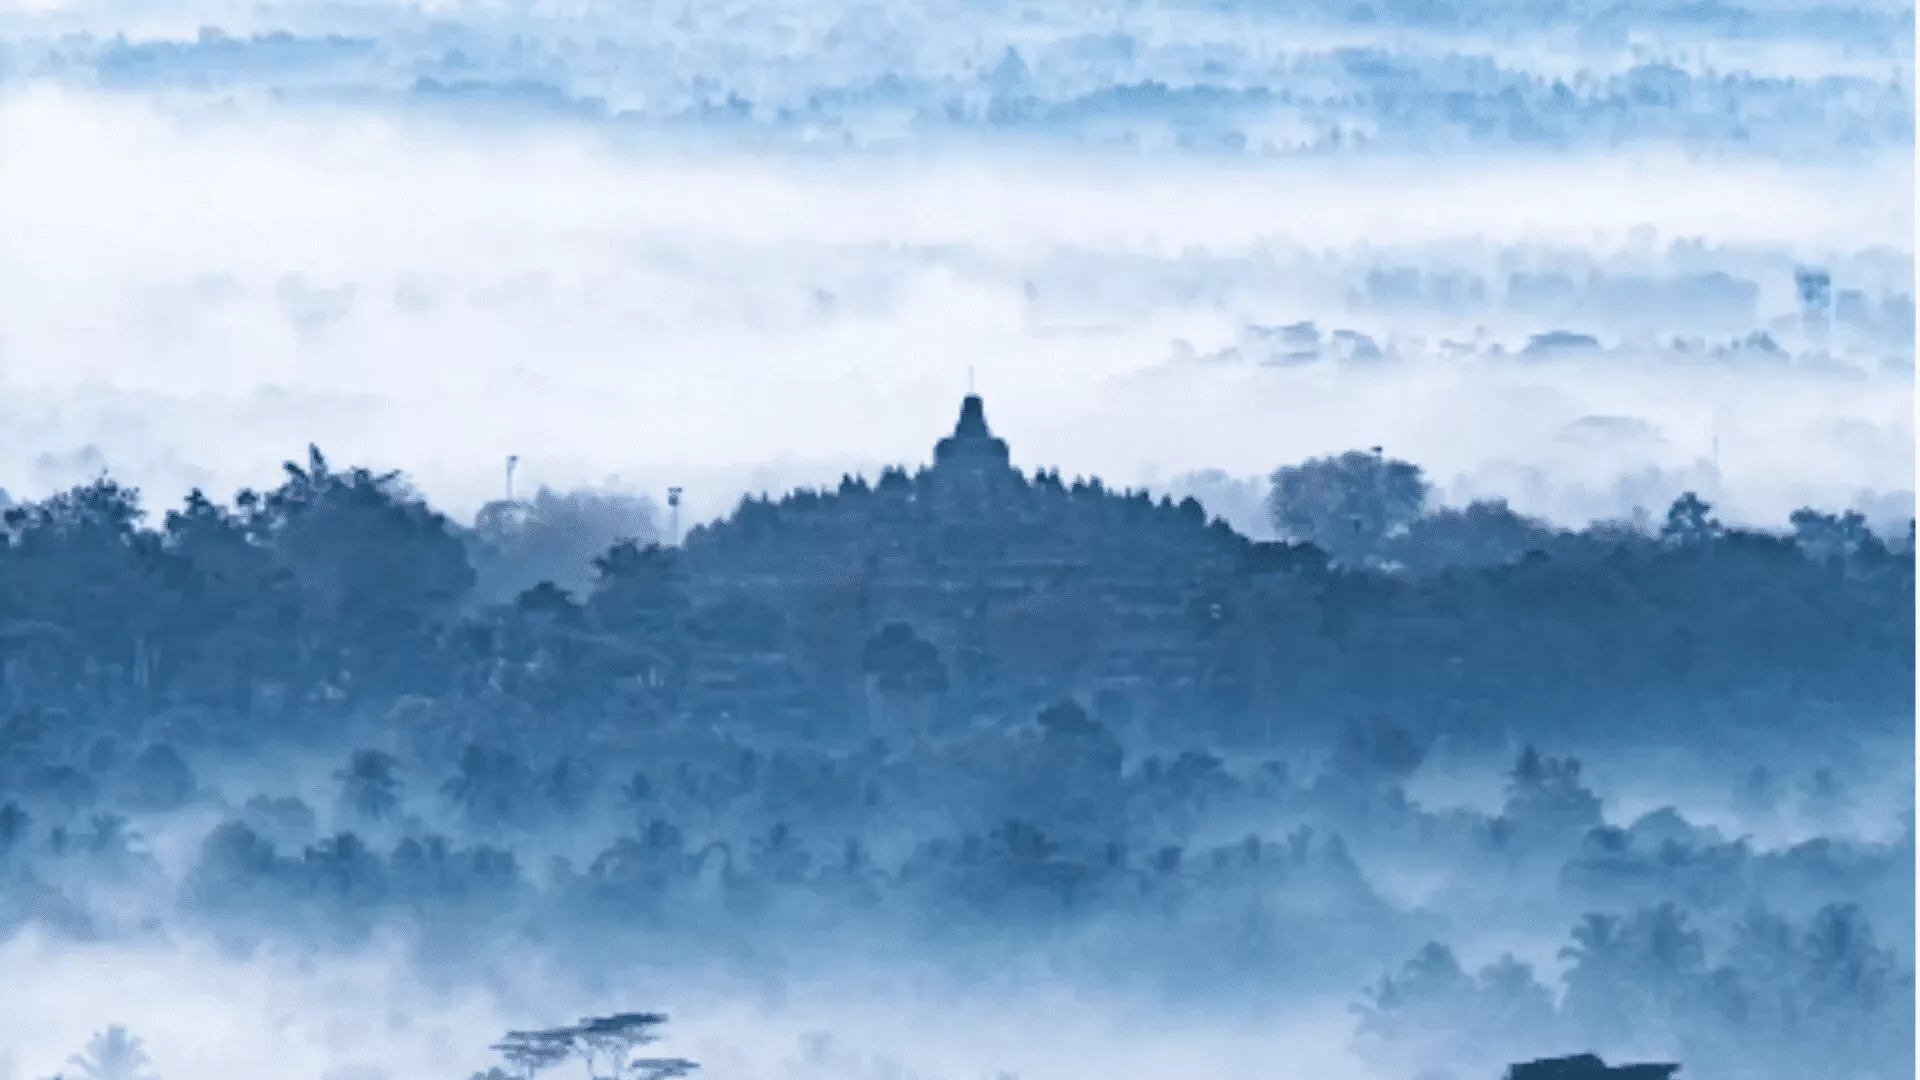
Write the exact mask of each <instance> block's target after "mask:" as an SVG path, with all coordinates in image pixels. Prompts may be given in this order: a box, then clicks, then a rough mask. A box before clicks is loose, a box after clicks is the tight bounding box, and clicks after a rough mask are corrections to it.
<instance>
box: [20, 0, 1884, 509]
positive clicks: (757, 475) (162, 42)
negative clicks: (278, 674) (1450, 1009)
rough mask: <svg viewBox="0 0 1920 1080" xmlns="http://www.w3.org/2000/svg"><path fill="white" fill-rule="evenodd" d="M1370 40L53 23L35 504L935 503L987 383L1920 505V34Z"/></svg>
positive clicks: (161, 11)
mask: <svg viewBox="0 0 1920 1080" xmlns="http://www.w3.org/2000/svg"><path fill="white" fill-rule="evenodd" d="M1344 10H1345V9H1344V8H1340V7H1338V6H1336V5H1330V4H1329V5H1313V4H1309V5H1304V6H1302V7H1300V8H1298V9H1297V10H1296V11H1294V13H1293V14H1291V15H1287V16H1280V15H1275V14H1271V13H1260V12H1253V11H1242V10H1239V9H1229V8H1225V7H1207V6H1205V5H1154V6H1140V5H1129V6H1118V5H1116V6H1112V7H1100V6H1097V5H1074V6H1072V7H1064V6H1061V7H1049V8H1041V7H1025V6H1022V5H1018V4H1004V5H994V4H964V5H948V6H946V7H942V8H937V9H923V10H917V11H912V12H908V11H893V10H890V9H883V8H879V7H870V6H863V5H850V4H840V5H793V4H778V3H740V4H731V5H725V6H712V5H699V6H688V7H686V8H684V9H680V8H675V7H672V6H671V5H653V6H648V7H646V8H644V9H637V8H631V7H629V6H627V5H613V4H598V3H586V2H578V3H527V2H520V3H505V2H503V3H488V4H480V3H474V4H466V3H432V4H420V5H408V6H400V5H392V4H374V3H363V4H303V3H258V4H244V5H242V4H223V3H211V2H209V3H199V4H189V3H175V4H162V3H150V2H145V3H139V4H132V3H124V4H110V3H88V2H83V0H62V2H32V3H28V4H26V5H24V6H22V5H20V4H18V3H15V4H13V5H10V10H9V13H8V14H5V15H0V207H5V208H6V209H5V210H4V211H0V298H4V303H0V487H4V488H5V489H7V490H8V491H10V492H12V493H13V494H14V495H15V496H16V497H18V496H22V495H27V496H32V495H38V494H44V493H45V492H47V491H49V490H53V489H55V488H57V487H59V486H61V485H65V484H69V483H73V482H76V481H79V480H83V479H85V478H87V477H88V476H90V475H93V474H97V473H98V472H99V471H100V470H101V469H102V468H107V469H110V470H111V471H112V472H114V473H115V474H116V475H119V476H122V477H124V478H126V479H128V480H130V481H132V482H135V483H139V484H141V485H143V486H145V487H147V488H148V489H149V490H150V491H151V492H152V496H153V498H154V499H155V500H156V501H157V502H159V503H162V504H168V503H171V502H173V501H174V500H175V499H177V498H178V497H179V495H180V494H182V493H183V492H184V491H185V489H186V488H187V487H188V486H191V485H193V484H203V485H205V486H207V487H209V488H210V489H211V490H212V491H213V492H214V493H216V494H219V495H226V494H230V493H231V491H232V490H233V489H234V488H236V487H238V486H240V485H243V484H267V483H272V482H273V478H274V476H275V474H276V471H277V466H278V463H279V461H281V460H283V459H285V458H288V457H291V456H296V455H298V454H300V453H302V452H303V451H304V448H305V445H306V444H307V443H308V442H310V441H311V442H318V443H319V444H321V446H322V447H323V448H324V449H326V450H327V451H328V452H329V453H330V455H331V456H333V457H334V458H335V459H336V460H342V459H344V460H353V461H366V462H368V463H370V464H376V465H382V466H398V467H402V468H405V469H407V470H409V471H410V472H411V473H412V474H413V475H414V476H415V477H416V478H417V479H418V481H419V483H420V484H421V486H422V487H423V488H424V489H425V490H426V491H427V493H428V494H429V495H430V496H432V497H433V498H434V499H435V500H436V501H439V502H441V503H443V504H444V505H446V506H448V507H449V508H452V509H455V510H458V511H462V512H467V511H470V510H471V509H472V508H473V507H474V506H476V505H477V504H478V503H479V502H480V501H482V500H484V499H486V498H490V497H493V496H494V495H495V494H496V493H497V492H498V490H499V488H500V485H501V482H502V477H501V472H502V462H503V459H504V458H505V456H506V455H507V454H510V453H515V454H519V455H520V456H521V461H522V465H521V476H522V477H523V478H524V479H525V482H527V483H542V482H545V483H552V484H555V485H562V486H570V485H575V484H583V483H605V482H613V483H617V484H620V485H623V486H628V487H637V488H640V489H643V490H648V491H657V490H658V489H660V488H663V487H664V486H665V485H667V484H669V483H679V484H683V485H685V486H686V487H687V488H688V489H689V503H690V509H691V510H692V511H693V514H692V517H696V518H697V517H700V516H704V515H706V514H710V513H715V512H719V511H721V510H722V509H724V508H725V507H726V506H727V505H728V504H730V503H731V502H732V500H733V499H734V498H736V497H737V496H738V495H739V494H740V493H741V492H742V491H743V490H747V489H757V488H762V487H773V488H779V487H784V486H787V485H789V484H794V483H816V482H822V481H829V480H832V479H835V478H837V477H838V475H839V473H840V472H841V471H843V470H851V469H866V470H867V471H869V472H871V471H873V470H874V469H875V468H876V467H877V466H878V465H880V464H883V463H886V462H892V461H907V462H915V461H921V460H925V459H926V458H927V457H928V456H929V454H930V449H931V443H932V441H933V439H934V438H936V437H937V436H938V435H939V434H941V433H942V431H943V430H944V429H945V428H947V427H948V426H949V425H950V424H951V423H952V419H953V415H954V412H955V407H956V405H957V402H958V398H959V396H960V395H961V394H962V393H963V392H964V391H965V388H966V386H967V384H968V380H969V375H970V373H971V377H972V379H973V381H974V384H975V385H976V386H978V387H979V389H980V390H981V391H982V392H983V393H984V394H985V395H986V397H987V400H988V407H989V416H990V419H991V420H992V421H993V423H994V424H995V425H996V427H997V428H998V429H999V430H1000V431H1001V432H1002V433H1003V434H1004V435H1006V436H1007V437H1008V438H1009V440H1010V442H1011V443H1012V445H1013V448H1014V454H1015V457H1016V459H1017V460H1018V461H1019V462H1020V463H1022V464H1025V465H1028V466H1035V465H1057V466H1059V467H1060V468H1062V470H1063V471H1064V472H1066V473H1068V474H1073V473H1093V472H1098V473H1100V474H1102V475H1103V476H1105V477H1107V478H1108V479H1109V481H1110V482H1113V483H1117V484H1132V483H1165V482H1168V481H1170V480H1172V479H1173V478H1175V477H1177V476H1179V475H1180V474H1181V473H1184V472H1187V471H1190V470H1197V469H1203V468H1209V467H1213V468H1220V469H1224V470H1226V471H1227V472H1229V473H1232V474H1235V475H1241V476H1252V475H1258V474H1263V473H1265V472H1267V471H1269V470H1270V469H1271V468H1273V467H1274V466H1276V465H1279V464H1282V463H1286V462H1289V461H1294V460H1298V459H1300V458H1303V457H1306V456H1310V455H1313V454H1318V453H1326V452H1336V451H1340V450H1345V449H1349V448H1352V447H1356V446H1371V445H1385V446H1387V447H1389V448H1390V450H1391V452H1393V453H1395V454H1397V455H1400V456H1403V457H1407V458H1410V459H1412V460H1415V461H1418V462H1419V463H1421V464H1422V465H1424V466H1425V467H1427V468H1428V469H1429V471H1430V472H1431V473H1432V474H1433V475H1434V478H1435V479H1436V480H1437V481H1439V482H1440V483H1441V484H1442V486H1443V488H1444V489H1445V491H1446V492H1447V493H1448V494H1449V496H1451V497H1456V498H1464V497H1468V496H1471V495H1481V494H1493V493H1504V494H1508V495H1511V496H1512V497H1513V498H1514V500H1515V501H1516V502H1517V503H1519V504H1520V505H1522V506H1523V507H1524V508H1527V509H1530V510H1535V511H1538V512H1543V513H1549V514H1553V515H1555V516H1559V517H1562V518H1568V519H1577V518H1582V517H1588V516H1594V515H1602V514H1615V513H1624V512H1626V511H1627V510H1628V509H1629V508H1630V507H1631V506H1633V505H1636V504H1642V505H1650V506H1653V507H1654V508H1655V509H1658V506H1659V505H1660V504H1662V503H1663V502H1664V500H1665V499H1668V498H1671V497H1672V495H1673V494H1676V493H1677V491H1678V490H1679V489H1680V487H1681V486H1692V487H1700V488H1704V489H1706V490H1707V491H1708V492H1709V493H1710V494H1711V495H1712V496H1713V497H1715V498H1717V499H1718V500H1719V501H1720V502H1721V503H1722V505H1723V508H1724V509H1725V510H1726V511H1727V512H1728V513H1729V514H1730V515H1732V516H1734V517H1746V518H1757V519H1761V520H1771V521H1778V520H1781V519H1783V518H1784V515H1785V513H1786V512H1787V510H1789V509H1791V508H1792V507H1793V506H1796V505H1799V504H1800V503H1804V502H1815V503H1820V504H1823V505H1839V504H1843V503H1860V504H1862V505H1866V506H1868V507H1869V508H1870V509H1874V510H1876V512H1879V513H1882V514H1890V513H1894V512H1898V511H1899V509H1900V507H1902V506H1907V505H1910V501H1911V499H1910V496H1905V500H1906V501H1905V502H1902V496H1901V494H1900V493H1904V492H1910V491H1911V490H1912V488H1913V457H1914V441H1913V423H1912V416H1911V413H1912V359H1913V311H1914V308H1913V270H1912V266H1913V262H1912V237H1913V234H1914V217H1913V195H1912V192H1913V168H1912V147H1913V139H1912V134H1913V116H1912V104H1911V98H1912V92H1911V86H1912V49H1911V26H1912V22H1911V18H1912V17H1911V10H1910V9H1909V8H1906V7H1902V6H1897V5H1884V4H1871V5H1856V6H1855V7H1853V8H1851V9H1849V10H1850V11H1851V12H1852V13H1853V21H1852V22H1848V21H1847V20H1830V21H1829V22H1826V23H1819V24H1817V25H1815V24H1808V23H1805V22H1804V21H1802V20H1801V19H1800V17H1799V16H1798V15H1797V14H1796V13H1795V10H1794V9H1793V7H1792V6H1790V5H1783V6H1779V7H1778V8H1777V9H1774V8H1773V7H1771V6H1768V5H1750V10H1749V11H1748V12H1747V14H1748V15H1750V16H1751V17H1750V18H1748V19H1747V20H1746V21H1745V22H1744V23H1742V26H1743V29H1742V30H1741V31H1740V32H1739V33H1738V34H1733V33H1729V32H1725V31H1724V28H1720V27H1716V26H1714V25H1706V24H1701V23H1699V22H1698V21H1697V18H1695V21H1693V22H1689V21H1688V18H1689V17H1688V16H1685V15H1684V14H1676V13H1673V12H1669V11H1668V10H1667V9H1666V8H1665V7H1662V6H1659V5H1654V6H1650V7H1648V8H1646V9H1644V10H1640V11H1638V14H1630V15H1622V14H1620V13H1619V12H1618V11H1615V12H1614V14H1612V15H1608V16H1606V17H1605V18H1601V17H1600V16H1597V15H1596V16H1594V18H1593V20H1589V23H1588V24H1587V25H1586V26H1585V28H1584V29H1582V28H1579V27H1575V26H1573V25H1571V24H1569V25H1553V24H1550V23H1545V22H1541V21H1539V20H1535V19H1532V18H1531V17H1527V16H1524V15H1523V14H1516V13H1513V12H1506V11H1503V10H1502V9H1493V8H1489V9H1485V10H1482V9H1478V8H1473V7H1470V6H1465V5H1459V6H1451V7H1445V6H1443V7H1439V8H1435V10H1436V11H1442V12H1446V13H1450V14H1448V15H1447V17H1446V18H1445V19H1444V20H1443V21H1442V24H1441V25H1426V24H1422V23H1420V22H1419V21H1418V20H1417V19H1415V16H1413V15H1404V13H1402V14H1403V15H1404V18H1403V19H1402V20H1401V21H1400V22H1396V21H1395V20H1396V18H1399V16H1396V15H1395V14H1394V13H1395V12H1399V11H1400V9H1399V8H1389V9H1388V12H1387V14H1386V16H1384V17H1383V18H1380V19H1377V20H1375V21H1374V22H1372V23H1364V22H1355V21H1352V20H1351V19H1349V18H1348V17H1347V16H1346V15H1345V14H1344ZM1596 10H1598V9H1596ZM1429 22H1431V19H1429ZM1875 27H1879V28H1881V30H1884V29H1885V28H1887V27H1893V28H1895V29H1900V28H1902V27H1904V29H1901V30H1900V35H1897V36H1889V35H1888V34H1886V33H1883V32H1880V31H1878V30H1875V29H1874V28H1875ZM1808 267H1815V268H1820V269H1823V270H1825V271H1826V272H1827V273H1829V275H1830V277H1831V282H1832V284H1831V301H1830V304H1829V307H1828V310H1827V312H1826V315H1825V317H1824V320H1823V321H1822V322H1820V323H1816V324H1810V323H1809V322H1808V320H1807V319H1806V318H1804V317H1803V312H1802V304H1801V300H1800V298H1799V296H1798V295H1797V293H1796V287H1795V278H1794V275H1795V271H1796V270H1797V269H1802V268H1808ZM1303 322H1311V323H1312V324H1314V325H1313V327H1312V328H1311V330H1308V329H1306V328H1299V329H1297V330H1295V331H1293V332H1290V333H1289V334H1283V333H1281V332H1280V331H1279V329H1278V328H1280V327H1286V326H1294V325H1296V324H1300V323H1303ZM1556 330H1562V331H1568V332H1572V333H1577V334H1584V335H1588V336H1590V337H1592V338H1593V339H1594V347H1593V348H1591V349H1587V350H1575V351H1574V352H1572V353H1564V351H1563V354H1553V355H1541V354H1539V352H1538V350H1536V351H1535V353H1534V354H1526V355H1516V354H1521V353H1522V352H1523V350H1524V349H1525V348H1526V346H1527V345H1528V343H1529V341H1530V340H1532V339H1533V338H1534V336H1536V335H1540V334H1545V333H1548V332H1550V331H1556ZM1337 332H1345V333H1344V334H1342V333H1337ZM1756 334H1766V335H1768V338H1767V339H1766V341H1765V342H1763V343H1758V344H1756V343H1755V342H1754V341H1752V340H1749V339H1751V338H1753V335H1756ZM1743 342H1744V343H1745V344H1743V345H1741V344H1739V343H1743ZM1736 345H1739V347H1738V348H1735V346H1736ZM1716 460H1717V462H1718V471H1717V473H1716V472H1715V471H1714V462H1715V461H1716ZM1888 507H1892V508H1893V509H1892V510H1888V509H1887V508H1888Z"/></svg>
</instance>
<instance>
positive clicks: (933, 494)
mask: <svg viewBox="0 0 1920 1080" xmlns="http://www.w3.org/2000/svg"><path fill="white" fill-rule="evenodd" d="M1247 548H1248V543H1247V541H1246V540H1245V539H1244V538H1242V537H1240V536H1239V535H1238V534H1236V533H1234V532H1233V531H1232V530H1231V529H1229V528H1227V527H1226V525H1225V524H1224V523H1220V522H1213V523H1209V522H1208V520H1207V516H1206V513H1205V511H1204V510H1203V509H1202V508H1201V506H1200V504H1199V503H1197V502H1195V501H1194V500H1191V499H1188V500H1185V501H1183V502H1181V503H1178V504H1176V503H1174V502H1172V501H1171V500H1169V499H1166V498H1161V499H1159V500H1158V501H1156V500H1154V499H1153V498H1152V497H1150V496H1149V495H1148V494H1147V493H1146V492H1144V491H1113V490H1110V489H1108V488H1106V487H1105V486H1104V485H1102V484H1101V483H1100V481H1099V480H1097V479H1088V480H1081V479H1075V480H1073V481H1072V482H1071V483H1066V482H1063V481H1062V480H1061V479H1060V475H1059V473H1058V472H1054V471H1048V470H1037V471H1035V472H1034V473H1033V474H1032V475H1030V476H1029V475H1027V474H1024V473H1022V472H1021V471H1020V470H1019V469H1017V468H1015V467H1014V466H1013V464H1012V461H1011V456H1010V453H1009V449H1008V446H1007V443H1006V441H1005V440H1003V439H1001V438H999V437H997V436H995V435H994V434H993V431H992V429H991V428H990V427H989V426H988V423H987V413H986V405H985V403H984V402H983V401H982V400H981V398H980V397H978V396H977V395H972V394H969V395H967V397H966V398H965V399H964V400H962V402H961V403H960V414H959V420H958V422H957V423H955V425H954V428H953V432H952V434H950V435H947V436H945V437H944V438H941V439H939V440H938V441H937V442H936V443H935V444H934V447H933V462H932V464H931V465H930V466H921V467H919V468H918V469H917V470H915V471H912V472H909V471H908V470H907V469H906V468H903V467H890V468H887V469H885V470H883V471H882V472H881V474H880V476H879V477H878V478H877V480H876V481H874V482H872V483H869V482H868V481H867V480H866V479H865V478H863V477H852V476H848V477H843V478H842V479H841V481H840V484H839V485H838V487H837V488H836V489H833V490H827V491H814V490H805V489H803V490H799V491H794V492H791V493H789V494H787V495H785V496H782V497H780V498H778V499H772V498H766V497H757V498H748V499H745V500H743V501H742V502H741V504H740V506H739V508H738V509H737V510H736V511H735V512H734V513H733V515H732V516H730V517H729V518H727V519H726V520H724V521H719V522H715V523H713V524H710V525H706V526H702V527H699V528H696V529H693V530H691V531H690V532H689V534H688V536H687V538H686V543H685V546H684V547H683V549H682V557H683V559H684V563H685V569H686V571H687V580H688V582H689V586H690V587H691V588H693V589H695V590H696V591H697V593H698V594H699V595H697V596H696V597H695V600H696V602H697V603H704V604H709V605H712V604H721V603H727V602H736V603H737V602H751V603H753V604H756V605H768V606H771V607H773V608H776V609H779V610H780V611H782V612H785V613H788V614H789V615H791V616H794V617H793V618H790V619H789V620H788V622H789V623H790V624H792V625H803V624H808V623H817V620H816V619H812V618H810V617H803V616H802V613H803V612H808V611H813V612H818V611H821V610H826V609H834V610H843V611H855V612H858V613H859V620H860V623H861V625H859V626H857V627H854V626H849V627H846V628H844V633H845V634H846V635H847V636H848V638H849V641H836V642H825V641H796V640H789V641H786V642H784V643H783V645H782V651H781V652H780V654H779V655H775V654H774V653H773V652H772V651H765V652H764V653H763V654H762V655H761V657H760V659H759V661H757V662H758V663H759V664H760V665H761V666H762V667H764V668H765V669H767V670H768V671H773V670H775V669H782V670H787V671H789V672H790V673H791V677H792V678H793V679H797V680H799V681H801V682H805V681H807V680H808V678H809V675H808V672H810V671H811V672H816V673H819V674H820V675H821V676H822V678H821V679H820V680H819V681H820V682H821V683H823V684H825V683H827V682H829V681H831V680H828V679H826V678H825V677H824V676H825V674H826V672H827V670H829V669H831V668H833V667H834V666H835V665H840V666H842V667H844V665H845V664H847V663H849V662H852V661H850V660H849V657H853V656H857V654H858V651H859V642H860V641H861V640H864V637H865V635H869V634H871V633H873V632H875V631H876V630H877V629H878V628H879V627H881V626H884V625H885V624H886V623H888V622H894V621H899V622H906V623H909V624H910V625H912V626H913V628H914V630H915V632H916V633H917V634H918V635H920V636H921V637H922V638H923V639H925V640H927V641H929V642H931V643H932V644H933V645H934V646H935V647H936V648H937V649H938V650H939V653H940V655H941V656H942V658H943V660H944V662H946V663H947V664H948V665H949V666H950V667H952V668H954V669H955V670H954V672H953V674H954V677H955V679H956V681H957V682H960V683H963V684H967V685H971V686H973V687H974V688H975V689H980V690H981V693H980V694H978V695H975V697H976V699H977V702H978V701H987V700H988V699H993V700H1005V701H1007V702H1008V703H1009V707H1011V703H1012V702H1013V701H1015V700H1023V699H1025V698H1028V697H1044V696H1046V695H1047V694H1051V693H1057V692H1059V691H1060V690H1061V688H1063V687H1067V686H1080V687H1088V686H1090V687H1094V688H1097V689H1104V690H1110V691H1114V692H1121V693H1128V692H1135V691H1139V692H1145V688H1146V687H1149V686H1151V687H1156V688H1163V689H1165V688H1172V689H1174V690H1177V689H1178V688H1179V687H1181V686H1183V685H1186V684H1188V683H1189V682H1191V681H1192V679H1193V677H1194V676H1195V673H1196V671H1197V668H1198V665H1199V664H1200V662H1201V660H1200V652H1201V649H1200V648H1199V647H1198V642H1199V641H1200V639H1201V638H1202V637H1203V636H1204V634H1205V632H1206V624H1207V623H1208V621H1209V620H1210V619H1217V618H1218V617H1219V605H1218V604H1214V603H1210V602H1209V597H1212V596H1215V595H1218V594H1220V593H1221V592H1222V591H1223V590H1222V586H1224V585H1226V584H1227V581H1228V579H1229V578H1230V577H1231V576H1232V575H1234V574H1236V573H1238V572H1239V571H1240V570H1241V568H1242V567H1243V565H1244V563H1245V558H1246V551H1247ZM845 675H846V672H845V671H844V670H842V671H841V672H840V673H839V677H841V678H844V676H845ZM733 679H734V676H732V675H727V676H724V677H722V678H721V680H720V681H722V682H725V681H728V680H733ZM735 681H738V680H735ZM750 681H751V680H750ZM989 689H990V690H991V692H988V690H989ZM959 696H965V695H964V694H962V695H959ZM981 707H988V706H984V705H983V706H981Z"/></svg>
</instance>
